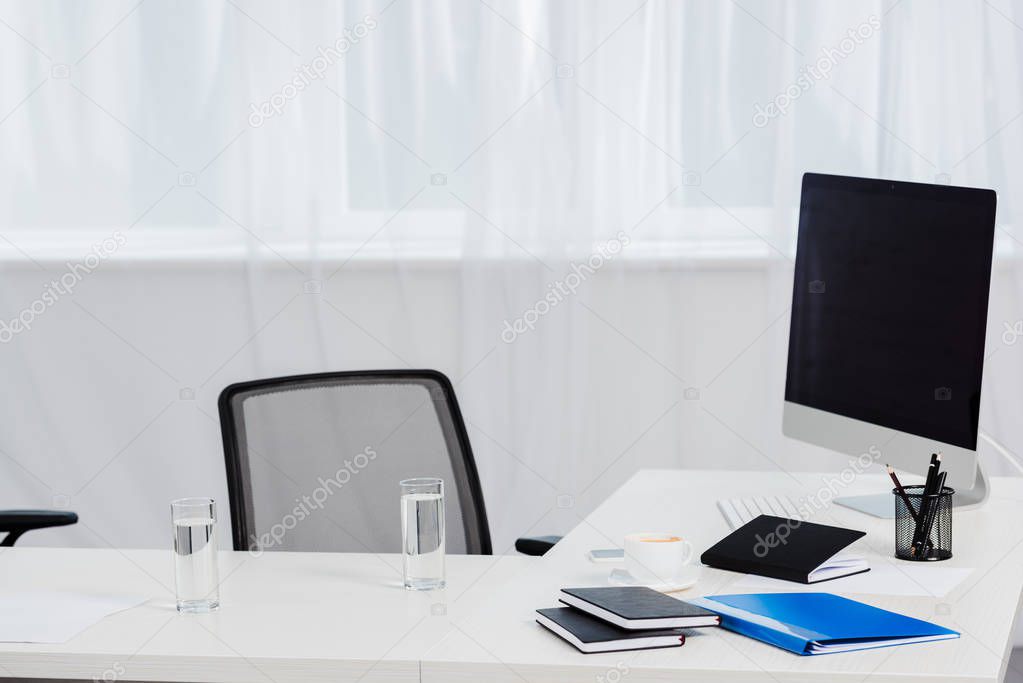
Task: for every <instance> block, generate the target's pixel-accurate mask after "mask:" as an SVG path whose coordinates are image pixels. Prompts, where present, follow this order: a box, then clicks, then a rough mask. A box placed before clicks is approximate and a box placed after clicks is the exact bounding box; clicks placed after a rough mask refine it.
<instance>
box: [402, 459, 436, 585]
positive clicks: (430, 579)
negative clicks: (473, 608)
mask: <svg viewBox="0 0 1023 683" xmlns="http://www.w3.org/2000/svg"><path fill="white" fill-rule="evenodd" d="M399 483H400V485H401V543H402V569H403V574H404V577H405V588H407V589H409V590H432V589H435V588H443V587H444V480H443V479H436V478H432V477H423V478H419V479H405V480H404V481H402V482H399Z"/></svg>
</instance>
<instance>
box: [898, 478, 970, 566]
mask: <svg viewBox="0 0 1023 683" xmlns="http://www.w3.org/2000/svg"><path fill="white" fill-rule="evenodd" d="M947 474H948V473H947V472H942V473H941V474H940V475H938V480H939V483H940V484H941V487H940V488H938V487H937V486H935V489H934V492H933V493H925V486H923V485H917V486H906V487H905V488H904V491H905V492H906V498H905V499H903V497H902V496H900V495H899V494H898V492H897V490H895V489H892V493H893V494H895V557H897V558H899V559H900V560H913V561H916V562H933V561H935V560H947V559H948V558H950V557H952V496H953V495H954V494H955V489H953V488H952V487H950V486H945V485H944V482H945V476H946V475H947ZM906 500H908V501H909V503H908V504H909V505H910V506H912V508H909V507H907V503H906ZM911 510H912V511H915V512H916V515H914V514H913V512H912V511H911ZM917 517H919V518H920V521H919V523H918V522H917ZM918 529H919V535H918ZM921 539H922V540H921Z"/></svg>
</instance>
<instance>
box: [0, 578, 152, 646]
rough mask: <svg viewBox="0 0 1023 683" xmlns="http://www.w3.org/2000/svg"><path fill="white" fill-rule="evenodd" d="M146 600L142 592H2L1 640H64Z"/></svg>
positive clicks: (53, 641) (45, 641)
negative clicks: (130, 593) (140, 593)
mask: <svg viewBox="0 0 1023 683" xmlns="http://www.w3.org/2000/svg"><path fill="white" fill-rule="evenodd" d="M145 601H146V598H145V597H144V596H141V595H89V594H83V593H63V592H59V591H37V592H34V591H30V592H18V593H7V594H0V641H2V642H5V643H65V642H67V641H69V640H71V639H72V638H74V637H75V636H76V635H78V634H79V633H81V632H82V631H84V630H85V629H87V628H89V627H90V626H92V625H93V624H95V623H96V622H98V621H99V620H100V619H102V618H103V617H106V616H108V615H110V614H113V613H114V612H120V611H121V610H125V609H128V608H129V607H136V606H138V605H141V604H142V603H143V602H145Z"/></svg>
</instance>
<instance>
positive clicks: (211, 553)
mask: <svg viewBox="0 0 1023 683" xmlns="http://www.w3.org/2000/svg"><path fill="white" fill-rule="evenodd" d="M171 522H172V523H173V524H174V585H175V589H176V592H177V599H178V611H179V612H212V611H213V610H215V609H217V608H218V607H220V576H219V574H218V572H217V504H216V502H214V500H213V499H212V498H181V499H180V500H175V501H173V502H171Z"/></svg>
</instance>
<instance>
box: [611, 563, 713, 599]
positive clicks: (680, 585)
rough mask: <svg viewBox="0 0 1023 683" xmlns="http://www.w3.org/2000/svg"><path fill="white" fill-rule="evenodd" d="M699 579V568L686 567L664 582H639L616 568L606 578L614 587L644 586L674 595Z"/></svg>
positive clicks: (690, 586)
mask: <svg viewBox="0 0 1023 683" xmlns="http://www.w3.org/2000/svg"><path fill="white" fill-rule="evenodd" d="M699 578H700V568H699V567H686V568H685V569H683V570H682V571H681V572H680V573H679V575H678V576H676V577H674V578H673V579H671V580H670V581H666V582H654V583H650V582H647V581H640V580H639V579H637V578H635V577H634V576H633V575H632V574H630V573H629V570H628V569H624V568H621V567H616V568H615V569H612V570H611V573H610V574H608V576H607V582H608V583H610V584H612V585H615V586H646V587H647V588H652V589H654V590H655V591H659V592H661V593H674V592H675V591H682V590H685V589H687V588H692V587H693V586H694V585H695V584H696V581H697V580H698V579H699Z"/></svg>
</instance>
